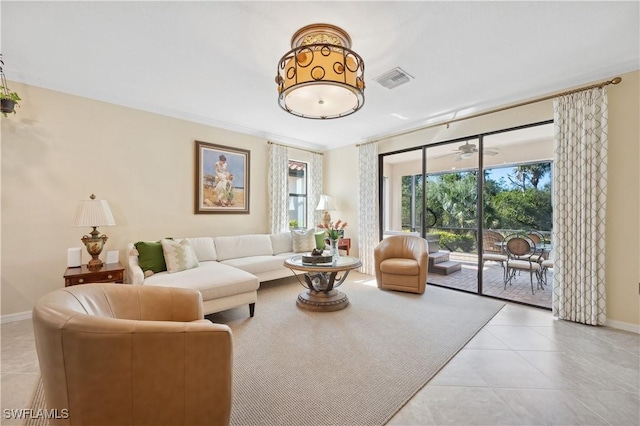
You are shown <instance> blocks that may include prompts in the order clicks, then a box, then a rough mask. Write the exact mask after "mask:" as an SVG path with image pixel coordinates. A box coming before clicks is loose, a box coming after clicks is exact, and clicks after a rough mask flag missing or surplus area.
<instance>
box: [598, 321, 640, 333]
mask: <svg viewBox="0 0 640 426" xmlns="http://www.w3.org/2000/svg"><path fill="white" fill-rule="evenodd" d="M604 325H606V326H607V327H611V328H617V329H618V330H625V331H630V332H632V333H636V334H640V325H637V324H630V323H628V322H622V321H614V320H609V319H608V320H607V322H606V323H605V324H604Z"/></svg>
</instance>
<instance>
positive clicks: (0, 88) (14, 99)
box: [0, 53, 22, 117]
mask: <svg viewBox="0 0 640 426" xmlns="http://www.w3.org/2000/svg"><path fill="white" fill-rule="evenodd" d="M3 68H4V61H3V60H2V54H1V53H0V83H1V84H0V111H1V112H2V115H4V116H5V117H6V116H7V114H8V113H14V114H15V113H16V110H15V108H16V106H20V105H18V101H21V100H22V99H20V96H19V95H18V94H17V93H16V92H12V91H11V90H10V89H9V87H8V86H7V79H6V78H5V76H4V71H3Z"/></svg>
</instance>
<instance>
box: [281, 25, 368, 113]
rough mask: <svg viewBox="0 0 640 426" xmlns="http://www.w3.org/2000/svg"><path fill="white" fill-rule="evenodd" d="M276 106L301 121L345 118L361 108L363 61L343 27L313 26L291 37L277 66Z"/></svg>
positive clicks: (362, 101) (362, 103) (308, 26)
mask: <svg viewBox="0 0 640 426" xmlns="http://www.w3.org/2000/svg"><path fill="white" fill-rule="evenodd" d="M276 84H277V85H278V103H279V104H280V107H282V109H284V110H285V111H287V112H289V113H291V114H293V115H297V116H298V117H303V118H314V119H329V118H339V117H345V116H347V115H350V114H353V113H354V112H356V111H358V110H359V109H360V108H362V106H363V105H364V61H363V60H362V57H360V55H358V54H357V53H356V52H354V51H353V50H351V37H349V34H347V33H346V31H344V30H343V29H342V28H338V27H336V26H334V25H329V24H312V25H307V26H306V27H304V28H301V29H299V30H298V31H297V32H296V33H295V34H294V35H293V37H291V50H290V51H288V52H287V53H285V54H284V56H283V57H282V58H281V59H280V61H279V63H278V72H277V75H276Z"/></svg>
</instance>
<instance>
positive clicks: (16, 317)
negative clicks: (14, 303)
mask: <svg viewBox="0 0 640 426" xmlns="http://www.w3.org/2000/svg"><path fill="white" fill-rule="evenodd" d="M26 319H31V311H24V312H18V313H15V314H7V315H0V324H5V323H8V322H15V321H22V320H26Z"/></svg>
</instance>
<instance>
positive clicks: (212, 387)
mask: <svg viewBox="0 0 640 426" xmlns="http://www.w3.org/2000/svg"><path fill="white" fill-rule="evenodd" d="M33 327H34V333H35V340H36V349H37V353H38V360H39V362H40V371H41V374H42V380H43V384H44V391H45V398H46V402H47V408H48V409H58V412H62V410H63V409H67V410H68V415H69V417H68V418H67V419H59V420H57V421H52V422H51V423H50V424H52V425H53V424H66V425H92V426H96V425H205V424H206V425H224V424H228V423H229V418H230V414H231V395H232V394H231V392H232V390H231V388H232V335H231V330H230V329H229V327H227V326H226V325H221V324H213V323H211V322H210V321H208V320H205V319H204V317H203V313H202V296H201V295H200V293H199V292H198V291H197V290H191V289H178V288H169V287H154V286H149V287H145V286H132V285H122V284H85V285H78V286H73V287H67V288H64V289H60V290H55V291H53V292H51V293H49V294H47V295H45V296H43V297H42V298H40V300H38V302H37V303H36V305H35V307H34V308H33ZM59 417H63V416H59Z"/></svg>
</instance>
